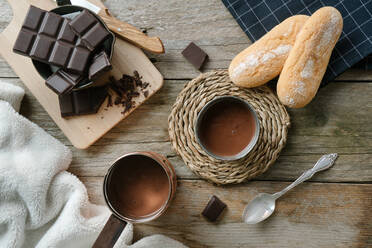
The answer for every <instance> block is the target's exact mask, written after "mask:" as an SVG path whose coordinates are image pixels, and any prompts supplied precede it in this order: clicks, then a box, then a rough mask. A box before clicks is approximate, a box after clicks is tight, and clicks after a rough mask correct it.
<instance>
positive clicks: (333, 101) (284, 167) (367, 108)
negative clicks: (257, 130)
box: [3, 79, 372, 182]
mask: <svg viewBox="0 0 372 248" xmlns="http://www.w3.org/2000/svg"><path fill="white" fill-rule="evenodd" d="M3 80H5V79H3ZM7 80H8V81H10V82H12V83H15V84H18V85H22V83H21V82H20V81H19V80H18V79H11V80H10V79H7ZM185 83H186V81H181V80H166V82H165V86H164V88H163V89H161V90H160V91H159V92H158V94H156V95H154V97H153V98H152V99H150V100H149V102H148V103H146V104H144V105H143V106H141V107H140V108H138V109H137V110H136V111H135V112H134V113H133V114H132V116H130V117H129V118H127V119H126V120H124V121H122V122H120V123H119V124H118V125H117V126H116V127H115V128H114V129H112V130H111V131H110V132H109V133H107V134H106V135H105V136H104V137H103V138H102V139H101V140H99V141H98V142H97V143H95V144H94V145H93V146H91V147H90V148H89V149H87V150H85V151H80V150H77V149H74V148H72V150H73V155H74V159H73V163H72V164H71V167H70V171H71V172H73V173H74V174H77V175H79V176H103V175H104V174H105V173H106V170H107V169H108V167H109V164H110V162H112V161H114V160H115V159H116V158H117V157H119V156H120V155H122V154H124V153H126V152H131V151H137V150H152V151H156V152H159V153H162V154H164V155H165V156H167V157H168V158H169V160H170V162H171V163H172V164H173V165H174V166H175V169H176V171H177V175H178V176H179V177H180V178H186V179H191V178H192V179H196V178H198V177H197V176H196V175H194V174H193V173H192V172H191V171H190V170H189V169H188V167H187V166H186V165H185V164H184V163H183V161H182V160H181V159H180V158H179V157H178V156H177V155H176V154H175V152H174V151H173V149H172V147H171V146H170V143H169V137H168V130H167V128H168V126H167V118H168V115H169V111H170V109H171V106H172V104H173V102H174V101H175V98H176V96H177V94H178V92H180V91H181V89H182V87H183V85H184V84H185ZM371 86H372V83H352V84H350V83H332V84H330V85H329V86H327V87H326V88H324V89H322V90H321V91H320V93H319V95H318V96H317V97H316V98H315V100H314V101H313V102H312V103H311V104H310V105H309V106H307V107H306V108H304V109H298V110H290V111H289V113H290V116H291V122H292V127H291V129H290V130H289V135H288V143H287V146H286V147H285V148H284V150H283V151H282V155H281V156H280V157H279V160H278V161H277V162H276V163H275V164H274V165H273V167H272V168H271V169H270V170H269V171H268V172H266V173H265V174H264V175H262V176H261V177H260V178H258V180H293V179H295V178H296V177H297V176H299V175H300V174H301V172H302V171H304V170H306V169H308V168H310V167H311V166H312V165H313V164H314V162H315V161H316V160H317V159H318V158H319V157H320V155H321V154H323V153H331V152H338V153H339V154H340V158H339V159H338V160H337V162H336V165H335V166H334V167H333V168H331V169H330V170H329V171H325V172H323V173H319V174H317V175H316V176H315V177H314V178H312V179H311V180H312V181H321V182H330V181H331V182H371V181H372V167H371V161H372V139H371V137H372V126H371V125H370V120H371V118H372V105H371V103H370V99H372V92H371V91H370V90H368V89H369V88H370V87H371ZM354 108H357V109H358V111H354ZM21 113H22V114H24V115H25V116H27V117H28V118H29V119H30V120H31V121H33V122H35V123H37V124H38V125H39V126H41V127H42V128H44V129H45V130H46V131H47V132H48V133H50V134H51V135H53V136H54V137H56V138H58V139H59V140H61V141H62V142H63V143H64V144H66V145H68V146H71V144H70V143H69V141H68V140H67V139H66V138H65V137H64V135H63V134H62V133H61V131H60V130H59V129H58V127H57V126H56V125H55V124H54V122H53V121H52V120H51V119H50V117H49V116H48V115H47V114H46V113H45V112H44V111H43V110H42V108H41V106H40V105H39V104H38V102H37V101H36V99H35V98H34V97H33V96H32V95H31V94H30V93H29V91H27V94H26V98H25V99H24V102H23V105H22V108H21ZM345 113H347V118H346V117H345ZM92 157H94V159H92Z"/></svg>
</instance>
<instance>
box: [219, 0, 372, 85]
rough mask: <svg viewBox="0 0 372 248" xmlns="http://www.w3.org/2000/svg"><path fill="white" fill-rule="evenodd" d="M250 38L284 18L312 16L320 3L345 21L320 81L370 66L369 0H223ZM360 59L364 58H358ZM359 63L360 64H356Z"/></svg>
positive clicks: (371, 6) (371, 3) (371, 15)
mask: <svg viewBox="0 0 372 248" xmlns="http://www.w3.org/2000/svg"><path fill="white" fill-rule="evenodd" d="M222 2H223V3H224V4H225V6H226V7H227V9H228V10H229V11H230V13H231V14H232V15H233V17H234V18H235V19H236V21H237V22H238V23H239V25H240V27H241V28H242V29H243V31H244V32H245V33H246V34H247V35H248V37H249V39H251V41H253V42H254V41H256V40H258V39H259V38H261V36H263V35H264V34H265V33H266V32H268V31H269V30H270V29H272V28H273V27H274V26H275V25H277V24H279V23H280V22H282V21H283V20H284V19H286V18H288V17H290V16H292V15H297V14H304V15H311V14H312V13H314V12H315V11H316V10H318V9H319V8H321V7H323V6H333V7H335V8H337V9H338V10H339V11H340V13H341V15H342V17H343V20H344V28H343V30H342V34H341V37H340V39H339V41H338V42H337V44H336V47H335V49H334V50H333V53H332V56H331V59H330V62H329V65H328V68H327V71H326V73H325V75H324V78H323V82H328V81H331V80H333V79H334V78H335V77H336V76H337V75H339V74H341V73H342V72H344V71H345V70H346V69H348V68H350V67H352V66H354V65H356V64H357V67H362V68H365V69H372V56H370V57H369V58H368V57H367V56H368V55H370V54H371V53H372V0H222ZM361 60H363V61H361ZM358 62H359V63H358Z"/></svg>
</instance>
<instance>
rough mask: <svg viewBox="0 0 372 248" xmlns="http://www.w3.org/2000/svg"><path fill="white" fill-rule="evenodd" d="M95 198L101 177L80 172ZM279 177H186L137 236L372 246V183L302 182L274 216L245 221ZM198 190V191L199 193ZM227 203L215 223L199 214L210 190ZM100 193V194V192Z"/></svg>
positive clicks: (206, 242)
mask: <svg viewBox="0 0 372 248" xmlns="http://www.w3.org/2000/svg"><path fill="white" fill-rule="evenodd" d="M82 181H83V182H84V184H85V185H87V187H88V192H89V193H90V197H91V199H92V200H93V201H94V202H96V203H103V199H102V197H101V196H99V192H100V191H101V188H102V187H101V186H102V180H101V178H92V177H89V178H82ZM287 185H288V183H281V182H250V183H246V184H240V185H235V186H224V187H217V186H213V185H211V184H209V183H207V182H204V181H199V180H197V181H189V180H182V181H180V182H179V184H178V186H177V193H176V197H175V199H174V200H173V203H172V204H171V206H170V208H169V209H168V210H167V212H166V213H165V215H164V216H162V217H160V218H159V219H158V220H155V221H153V222H150V223H148V224H141V225H136V226H135V237H136V238H137V239H138V238H141V237H143V236H147V235H151V234H153V233H162V234H166V235H168V236H170V237H172V238H174V239H177V240H179V241H181V242H183V243H185V244H188V245H190V246H191V247H286V248H288V247H324V248H326V247H327V248H328V247H370V246H371V245H372V238H371V237H372V236H371V233H372V215H371V214H370V206H371V204H372V185H370V184H368V185H360V184H339V183H304V184H302V185H300V186H298V187H297V188H296V189H295V190H293V191H290V192H289V193H288V194H287V195H285V196H283V198H280V199H279V200H278V202H277V206H276V207H277V208H276V211H275V213H274V214H273V216H272V217H270V218H269V219H268V220H266V221H264V222H263V223H261V224H258V225H247V224H244V223H242V222H241V214H242V211H243V208H244V206H245V204H247V203H248V202H249V201H250V200H251V199H252V198H253V197H254V196H255V195H256V194H257V193H259V192H268V193H273V192H275V191H278V190H280V189H282V188H283V187H285V186H287ZM195 192H197V193H195ZM213 194H215V195H217V196H218V197H219V198H220V199H221V200H222V201H224V202H225V203H226V204H227V210H226V211H225V212H224V213H223V215H222V216H221V217H222V218H221V219H220V220H219V221H218V222H217V223H210V222H207V221H206V220H205V219H204V218H202V217H201V216H200V213H201V212H202V210H203V208H204V206H205V205H206V204H207V202H208V200H209V198H210V196H211V195H213ZM97 196H98V197H97Z"/></svg>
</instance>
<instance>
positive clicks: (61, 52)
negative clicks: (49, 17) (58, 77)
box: [49, 41, 73, 67]
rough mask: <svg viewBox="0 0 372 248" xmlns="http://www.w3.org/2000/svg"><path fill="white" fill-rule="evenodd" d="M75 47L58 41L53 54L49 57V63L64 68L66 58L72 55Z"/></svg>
mask: <svg viewBox="0 0 372 248" xmlns="http://www.w3.org/2000/svg"><path fill="white" fill-rule="evenodd" d="M72 49H73V46H71V45H69V44H67V43H63V42H59V41H57V42H56V44H55V45H54V48H53V51H52V54H51V55H50V57H49V62H50V63H51V64H54V65H56V66H59V67H64V66H65V63H66V58H67V57H68V56H69V55H70V53H71V51H72Z"/></svg>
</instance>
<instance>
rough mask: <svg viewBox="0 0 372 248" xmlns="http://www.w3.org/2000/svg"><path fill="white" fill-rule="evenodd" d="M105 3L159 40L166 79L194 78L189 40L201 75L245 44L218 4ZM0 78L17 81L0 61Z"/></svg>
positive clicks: (3, 5) (355, 77) (5, 9)
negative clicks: (199, 58) (200, 56)
mask: <svg viewBox="0 0 372 248" xmlns="http://www.w3.org/2000/svg"><path fill="white" fill-rule="evenodd" d="M105 4H106V5H107V6H108V8H109V9H110V10H111V12H112V13H113V14H114V15H115V16H116V17H118V18H119V19H121V20H123V21H127V22H129V23H131V24H134V25H135V26H137V27H139V28H141V29H142V30H146V31H147V33H148V34H149V35H152V36H159V37H160V38H161V39H162V40H163V42H164V46H165V51H166V53H165V54H162V55H154V54H148V55H149V57H150V58H151V59H152V60H153V61H155V62H154V64H155V66H156V67H157V68H158V69H159V70H160V72H161V73H162V74H163V75H164V77H165V78H166V79H190V78H193V77H195V76H197V75H198V74H199V72H198V71H197V70H195V69H194V68H193V66H192V65H190V64H189V63H188V62H186V61H185V59H184V58H183V57H182V55H181V51H182V50H183V49H184V48H185V47H186V46H187V44H188V43H189V42H190V41H195V42H196V44H198V45H200V46H201V47H202V49H204V50H205V51H206V52H207V53H208V54H209V57H210V60H209V62H208V63H207V64H206V66H205V70H211V69H221V68H227V67H228V65H229V63H230V61H231V59H232V58H234V56H235V55H236V54H237V53H239V52H240V51H241V50H243V49H245V48H246V47H247V46H249V44H251V42H250V40H249V39H248V37H247V36H246V35H245V34H244V33H243V31H242V30H241V28H240V27H239V25H238V24H237V23H236V21H235V20H234V19H233V18H232V16H231V15H230V13H229V12H228V11H227V9H226V8H225V6H224V5H223V4H222V2H221V1H220V0H209V1H197V0H190V1H171V2H169V1H156V0H151V1H136V0H130V1H121V0H107V1H105ZM0 9H1V10H2V15H1V16H0V31H2V30H3V29H4V28H5V27H6V26H7V24H8V23H9V21H10V20H11V17H12V12H11V9H10V7H9V5H8V3H7V2H6V0H0ZM0 77H17V75H16V74H14V72H13V71H12V70H11V68H10V67H9V66H8V65H7V64H6V62H5V61H4V60H3V59H0ZM337 80H342V81H345V80H347V81H365V80H369V81H371V80H372V71H371V72H363V73H360V70H355V69H353V70H348V71H347V72H345V73H344V74H342V75H340V76H339V77H338V78H337Z"/></svg>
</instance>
